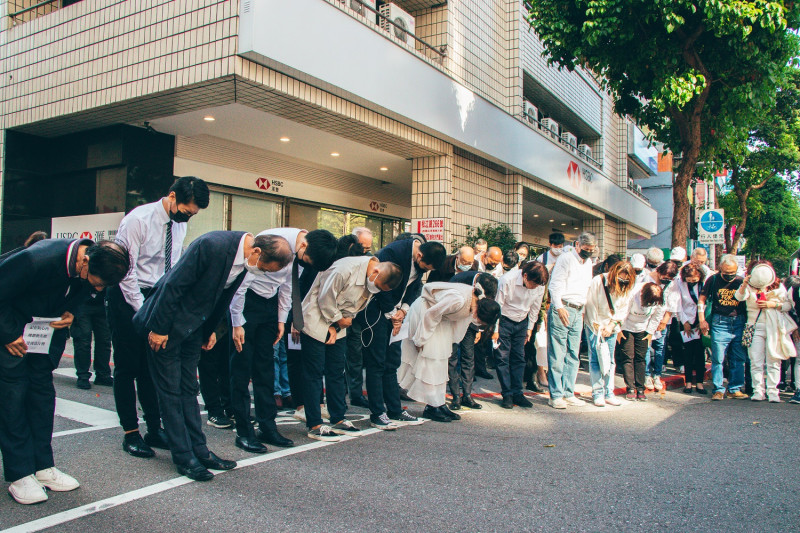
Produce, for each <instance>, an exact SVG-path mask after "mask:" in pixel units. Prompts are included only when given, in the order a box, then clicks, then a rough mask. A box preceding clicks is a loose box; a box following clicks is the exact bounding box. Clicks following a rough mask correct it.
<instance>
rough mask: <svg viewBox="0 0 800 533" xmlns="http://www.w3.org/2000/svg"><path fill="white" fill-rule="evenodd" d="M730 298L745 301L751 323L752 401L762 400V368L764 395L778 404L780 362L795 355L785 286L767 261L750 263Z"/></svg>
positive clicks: (748, 321)
mask: <svg viewBox="0 0 800 533" xmlns="http://www.w3.org/2000/svg"><path fill="white" fill-rule="evenodd" d="M734 297H735V298H736V299H737V300H739V301H740V302H745V303H746V304H747V324H748V326H753V325H754V326H755V329H754V331H753V337H752V343H751V344H750V346H749V347H748V348H747V351H748V353H749V355H750V376H751V377H752V381H753V396H752V397H751V398H750V399H751V400H753V401H756V402H758V401H763V400H764V399H765V398H764V373H765V372H764V371H765V369H766V378H767V388H766V393H767V394H766V396H767V398H769V401H770V402H772V403H780V401H781V399H780V392H779V391H778V381H779V380H780V376H781V361H782V360H784V359H789V358H790V357H794V356H795V355H796V352H795V348H794V344H793V343H792V342H791V339H789V334H790V333H791V332H792V331H794V329H796V326H794V325H793V324H791V325H790V322H791V320H789V318H788V317H787V316H786V315H785V312H787V311H789V310H790V309H791V304H790V302H789V299H788V298H787V296H786V289H785V288H784V287H783V285H781V283H780V280H778V278H777V276H776V275H775V271H774V270H773V268H772V264H771V263H770V262H769V261H759V262H755V263H751V264H750V268H749V269H748V275H747V277H746V278H744V283H742V285H741V287H739V289H738V290H737V291H736V293H735V294H734Z"/></svg>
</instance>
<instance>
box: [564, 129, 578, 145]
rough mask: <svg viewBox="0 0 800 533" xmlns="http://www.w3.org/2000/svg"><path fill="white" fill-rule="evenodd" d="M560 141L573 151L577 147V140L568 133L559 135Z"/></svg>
mask: <svg viewBox="0 0 800 533" xmlns="http://www.w3.org/2000/svg"><path fill="white" fill-rule="evenodd" d="M561 140H562V141H564V143H565V144H568V145H569V146H571V147H572V148H573V149H575V147H576V146H578V138H577V137H575V136H574V135H573V134H571V133H570V132H568V131H565V132H564V133H562V134H561Z"/></svg>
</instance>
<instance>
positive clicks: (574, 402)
mask: <svg viewBox="0 0 800 533" xmlns="http://www.w3.org/2000/svg"><path fill="white" fill-rule="evenodd" d="M564 400H565V401H566V402H567V403H568V404H569V405H573V406H575V407H580V406H581V405H586V402H584V401H583V400H581V399H580V398H578V397H577V396H574V395H573V396H567V397H566V398H564Z"/></svg>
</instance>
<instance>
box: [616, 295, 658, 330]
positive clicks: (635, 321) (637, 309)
mask: <svg viewBox="0 0 800 533" xmlns="http://www.w3.org/2000/svg"><path fill="white" fill-rule="evenodd" d="M642 287H644V284H643V283H638V284H637V285H636V286H635V287H634V288H633V294H632V296H631V301H630V307H629V308H628V316H627V317H626V318H625V322H623V323H622V330H623V331H630V332H632V333H641V332H643V331H646V332H647V333H649V334H650V335H652V334H654V333H655V332H656V329H657V328H658V324H659V322H660V321H661V320H660V319H659V318H658V314H659V307H661V306H652V307H643V306H642ZM661 314H662V315H663V313H661Z"/></svg>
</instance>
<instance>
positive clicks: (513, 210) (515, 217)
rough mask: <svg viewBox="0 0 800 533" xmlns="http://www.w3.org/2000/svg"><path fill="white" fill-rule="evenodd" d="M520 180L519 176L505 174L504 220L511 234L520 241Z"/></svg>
mask: <svg viewBox="0 0 800 533" xmlns="http://www.w3.org/2000/svg"><path fill="white" fill-rule="evenodd" d="M522 179H523V177H522V176H521V175H519V174H514V173H509V174H506V220H505V223H506V225H507V226H508V228H509V229H510V230H511V232H512V233H513V234H514V235H515V236H516V237H517V240H518V241H521V240H522Z"/></svg>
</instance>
